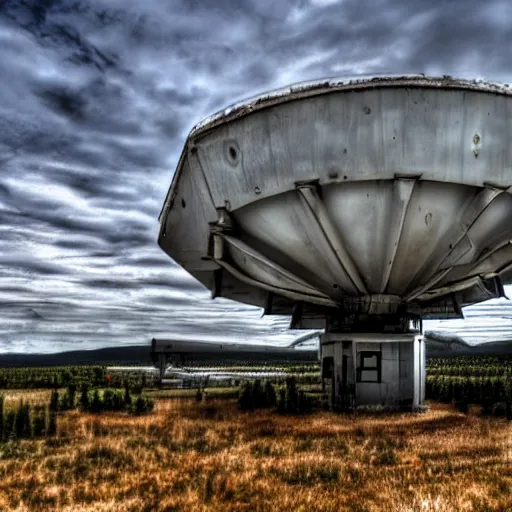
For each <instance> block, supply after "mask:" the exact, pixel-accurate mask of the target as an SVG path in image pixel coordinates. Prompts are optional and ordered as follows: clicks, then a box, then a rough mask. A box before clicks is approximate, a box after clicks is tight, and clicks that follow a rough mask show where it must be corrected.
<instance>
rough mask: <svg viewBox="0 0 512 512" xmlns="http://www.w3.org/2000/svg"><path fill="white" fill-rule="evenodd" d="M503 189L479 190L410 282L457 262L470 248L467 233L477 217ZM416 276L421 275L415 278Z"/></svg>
mask: <svg viewBox="0 0 512 512" xmlns="http://www.w3.org/2000/svg"><path fill="white" fill-rule="evenodd" d="M503 193H504V191H503V190H501V189H496V188H484V189H483V190H482V191H481V192H479V193H478V194H477V195H476V196H475V197H474V198H473V200H472V201H471V202H470V203H469V205H468V206H467V207H466V209H465V210H464V212H463V214H462V216H461V219H460V222H458V223H456V224H455V225H454V227H453V228H452V229H450V230H449V231H448V233H446V235H445V236H444V237H443V238H442V240H441V241H440V243H439V247H440V248H444V251H439V252H438V253H437V257H435V258H431V259H429V260H428V261H427V263H426V265H424V266H423V268H421V269H420V270H419V271H418V272H417V273H416V275H415V276H414V277H413V279H412V280H411V282H414V281H419V282H421V281H423V280H424V279H428V276H431V275H432V273H434V272H436V270H438V269H441V270H442V269H451V267H453V266H455V265H456V264H457V262H458V261H459V260H460V259H461V258H462V257H463V256H464V255H465V254H466V253H467V252H468V251H469V250H471V247H472V243H471V240H469V239H468V237H467V233H468V231H469V230H470V228H471V226H473V224H474V223H475V222H476V221H477V219H478V217H480V215H482V213H483V212H484V211H485V210H486V209H487V208H488V207H489V206H490V204H491V203H492V202H493V201H494V200H495V199H496V198H497V197H498V196H500V195H501V194H503ZM417 276H422V277H419V278H417Z"/></svg>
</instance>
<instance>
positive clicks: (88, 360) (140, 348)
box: [0, 345, 153, 367]
mask: <svg viewBox="0 0 512 512" xmlns="http://www.w3.org/2000/svg"><path fill="white" fill-rule="evenodd" d="M87 364H88V365H106V364H126V365H151V364H153V363H152V360H151V345H134V346H130V347H109V348H99V349H96V350H73V351H70V352H59V353H56V354H1V355H0V367H13V366H32V367H33V366H60V365H87Z"/></svg>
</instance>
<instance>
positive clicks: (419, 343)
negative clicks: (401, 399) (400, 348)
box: [412, 336, 426, 407]
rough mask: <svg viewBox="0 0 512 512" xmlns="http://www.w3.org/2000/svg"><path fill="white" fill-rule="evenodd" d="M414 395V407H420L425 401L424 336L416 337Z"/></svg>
mask: <svg viewBox="0 0 512 512" xmlns="http://www.w3.org/2000/svg"><path fill="white" fill-rule="evenodd" d="M413 358H414V359H413V361H414V364H413V372H414V395H413V401H412V406H413V407H419V406H420V405H423V402H424V400H425V370H426V364H425V343H424V341H423V336H415V337H414V349H413Z"/></svg>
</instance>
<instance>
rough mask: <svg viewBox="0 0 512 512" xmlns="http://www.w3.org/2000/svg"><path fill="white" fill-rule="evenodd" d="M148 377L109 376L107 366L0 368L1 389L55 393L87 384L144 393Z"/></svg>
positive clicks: (119, 373)
mask: <svg viewBox="0 0 512 512" xmlns="http://www.w3.org/2000/svg"><path fill="white" fill-rule="evenodd" d="M148 377H149V376H148V375H147V374H146V372H144V371H143V370H141V371H130V372H122V371H110V372H109V371H108V369H107V367H105V366H54V367H41V368H0V388H2V389H53V388H65V387H68V386H70V385H74V386H77V387H81V386H82V385H84V384H87V385H89V386H91V387H112V388H123V387H124V385H125V384H126V383H128V385H129V386H130V388H131V389H142V388H144V387H145V386H146V385H147V384H148ZM149 380H151V378H150V377H149ZM149 383H152V382H149Z"/></svg>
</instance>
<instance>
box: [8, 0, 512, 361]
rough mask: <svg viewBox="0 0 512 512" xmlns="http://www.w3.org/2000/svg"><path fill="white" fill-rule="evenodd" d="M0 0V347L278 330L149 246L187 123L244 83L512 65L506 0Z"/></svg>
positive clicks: (502, 73) (258, 336) (499, 75)
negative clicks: (212, 296)
mask: <svg viewBox="0 0 512 512" xmlns="http://www.w3.org/2000/svg"><path fill="white" fill-rule="evenodd" d="M204 4H208V5H201V3H199V2H193V1H190V0H183V1H181V2H180V1H176V2H161V1H158V0H146V1H145V2H141V1H135V0H89V1H72V0H47V1H45V2H41V1H39V0H24V1H23V2H20V1H19V0H4V2H3V3H2V4H1V7H0V98H1V101H0V134H1V135H0V236H1V239H2V246H1V249H0V280H1V281H0V283H1V284H0V306H1V307H0V353H1V352H13V351H14V352H22V351H32V352H39V351H44V352H53V351H60V350H68V349H78V348H93V347H100V346H110V345H115V344H139V343H146V342H148V340H149V339H151V337H153V336H181V337H201V338H204V337H205V333H207V335H208V336H209V337H210V338H214V337H216V338H221V339H237V340H241V339H246V340H248V341H258V340H269V341H271V340H272V341H276V342H277V341H283V342H284V341H289V340H291V339H293V337H294V333H286V332H285V329H286V326H287V319H283V318H261V311H259V310H257V309H253V308H249V307H245V306H242V305H238V304H234V303H230V302H228V301H225V300H218V299H217V300H215V301H211V300H210V299H209V295H208V293H207V292H206V291H205V290H204V288H202V287H201V286H200V285H199V284H197V283H196V282H195V281H194V280H193V279H192V278H191V277H190V276H188V275H187V274H186V273H185V272H184V271H183V270H182V269H180V268H179V267H177V266H176V265H175V264H174V263H173V262H172V261H171V260H169V259H168V258H167V257H166V256H165V255H164V254H163V253H162V252H161V251H160V249H159V248H158V247H157V245H156V239H157V233H158V221H157V217H158V213H159V211H160V208H161V206H162V203H163V200H164V198H165V194H166V192H167V189H168V187H169V184H170V181H171V179H172V174H173V171H174V169H175V166H176V164H177V160H178V156H179V153H180V151H181V148H182V146H183V143H184V140H185V138H186V135H187V133H188V131H189V130H190V128H191V127H192V126H193V125H194V124H195V123H196V122H198V121H199V120H200V119H202V118H203V117H205V116H206V115H208V114H210V113H212V112H213V111H215V110H217V109H220V108H222V107H224V106H226V105H227V104H229V103H232V102H234V101H235V100H239V99H241V98H243V97H247V96H251V95H253V94H255V93H258V92H262V91H265V90H268V89H274V88H277V87H281V86H285V85H287V84H289V83H291V82H296V81H300V80H307V79H313V78H319V77H324V76H336V75H356V74H382V73H393V74H395V73H417V72H423V73H426V74H450V75H456V76H461V77H468V78H475V77H480V78H481V77H484V78H486V79H489V80H498V81H502V82H510V81H512V70H511V69H510V66H508V61H509V55H508V54H509V51H508V50H509V48H510V46H511V43H512V27H511V25H510V23H508V20H510V19H511V15H512V7H511V6H510V4H509V2H505V1H502V2H483V3H482V2H467V1H461V0H459V1H452V2H449V3H447V2H437V3H436V2H434V3H432V2H430V3H426V2H424V1H419V0H411V1H409V2H402V1H398V0H390V1H379V2H377V3H374V2H373V3H364V2H359V1H358V0H343V1H339V2H338V1H333V0H314V1H313V0H311V1H305V0H296V1H292V2H288V3H286V2H270V1H268V0H258V1H256V0H254V1H247V2H227V1H218V2H210V3H207V2H206V3H204Z"/></svg>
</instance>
